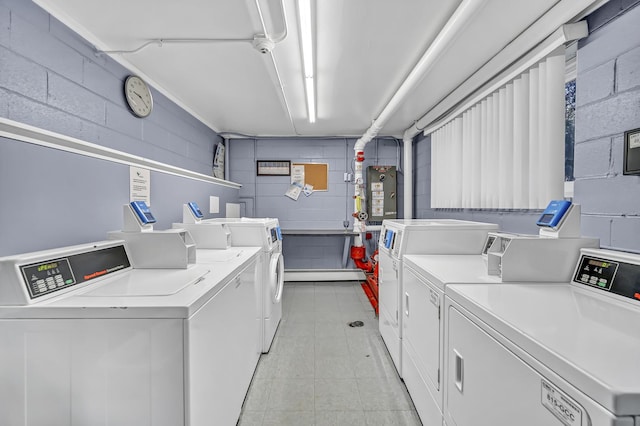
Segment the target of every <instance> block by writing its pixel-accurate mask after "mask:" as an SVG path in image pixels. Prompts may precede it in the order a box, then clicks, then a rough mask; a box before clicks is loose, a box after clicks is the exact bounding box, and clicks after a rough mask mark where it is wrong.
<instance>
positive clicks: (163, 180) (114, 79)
mask: <svg viewBox="0 0 640 426" xmlns="http://www.w3.org/2000/svg"><path fill="white" fill-rule="evenodd" d="M128 74H130V73H129V72H128V71H127V70H126V69H125V68H124V67H122V66H121V65H119V64H118V63H116V62H115V61H113V60H112V59H110V58H108V57H106V56H96V55H95V50H94V49H93V47H92V46H91V45H90V44H88V43H87V42H86V41H85V40H83V39H82V38H81V37H80V36H78V35H77V34H75V33H74V32H72V31H70V30H69V29H68V28H67V27H65V26H64V25H62V24H61V23H60V22H58V21H57V20H56V19H54V18H52V17H51V16H50V15H49V14H48V13H46V12H45V11H43V10H42V9H41V8H40V7H38V6H37V5H35V4H34V3H33V2H31V1H24V0H2V1H0V117H4V118H8V119H11V120H14V121H18V122H22V123H26V124H29V125H32V126H36V127H39V128H42V129H46V130H50V131H53V132H57V133H60V134H63V135H67V136H71V137H74V138H78V139H81V140H84V141H87V142H91V143H95V144H98V145H102V146H105V147H108V148H113V149H116V150H119V151H124V152H127V153H130V154H134V155H138V156H141V157H145V158H148V159H151V160H155V161H159V162H162V163H165V164H169V165H172V166H177V167H181V168H184V169H188V170H191V171H195V172H198V173H202V174H205V175H208V176H211V175H212V158H213V150H214V146H215V144H216V143H218V142H219V141H220V140H221V139H220V138H219V136H218V135H217V134H216V133H215V132H214V131H213V130H211V129H210V128H208V127H207V126H205V125H204V124H202V123H201V122H199V121H198V120H197V119H196V118H194V117H193V116H191V115H190V114H188V113H187V112H186V111H184V110H183V109H182V108H180V107H179V106H177V105H176V104H175V103H173V102H172V101H170V100H169V99H168V98H166V97H165V96H164V95H162V94H161V93H159V92H158V91H156V90H153V88H152V92H153V97H154V104H155V108H154V111H153V113H152V114H151V116H150V117H148V118H147V119H144V120H141V119H138V118H136V117H134V116H133V115H132V114H131V113H130V112H129V110H128V108H127V106H126V104H125V101H124V94H123V83H124V79H125V78H126V76H127V75H128ZM128 179H129V168H128V167H127V166H125V165H121V164H116V163H112V162H109V161H104V160H97V159H93V158H89V157H85V156H80V155H77V154H71V153H66V152H62V151H58V150H54V149H50V148H44V147H39V146H36V145H31V144H28V143H24V142H18V141H14V140H9V139H2V138H0V200H2V201H0V255H8V254H15V253H20V252H25V251H32V250H40V249H45V248H51V247H58V246H63V245H69V244H78V243H83V242H88V241H95V240H100V239H104V238H105V236H106V233H107V231H109V230H113V229H119V228H120V226H121V222H122V213H121V208H122V207H121V206H122V204H125V203H126V202H128V199H129V183H128ZM209 195H216V196H219V197H220V198H221V199H220V204H221V206H224V204H225V203H226V202H237V198H238V190H236V189H228V188H224V187H221V186H219V185H213V184H211V183H206V182H203V181H198V180H193V179H187V178H182V177H178V176H173V175H167V174H163V173H159V172H158V173H156V172H152V176H151V201H152V205H153V211H154V213H155V215H156V216H157V217H158V219H159V223H158V224H157V226H156V229H164V228H166V227H170V225H171V223H172V222H174V221H180V220H181V217H182V207H181V205H182V203H184V202H187V201H191V200H194V201H197V202H199V203H200V204H201V206H202V207H203V210H204V211H205V212H208V208H207V207H208V204H209ZM19 207H26V210H21V209H19ZM221 213H222V214H224V210H223V211H222V212H221Z"/></svg>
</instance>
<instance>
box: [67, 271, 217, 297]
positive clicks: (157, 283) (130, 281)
mask: <svg viewBox="0 0 640 426" xmlns="http://www.w3.org/2000/svg"><path fill="white" fill-rule="evenodd" d="M211 272H212V268H203V267H194V268H190V269H187V270H186V271H183V270H179V269H168V270H165V269H150V270H143V269H134V270H133V271H131V272H130V273H128V274H124V275H122V276H121V277H120V278H119V279H117V280H113V282H110V283H108V284H105V285H99V286H96V287H91V288H90V289H88V290H87V291H85V292H82V294H81V297H110V296H118V297H141V296H147V297H148V296H169V295H172V294H176V293H178V292H180V291H182V290H183V289H185V288H187V287H189V286H192V285H195V284H197V283H199V282H200V281H203V280H204V279H205V278H206V277H207V276H208V275H209V274H210V273H211ZM79 296H80V295H79Z"/></svg>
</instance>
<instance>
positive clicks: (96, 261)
mask: <svg viewBox="0 0 640 426" xmlns="http://www.w3.org/2000/svg"><path fill="white" fill-rule="evenodd" d="M130 266H131V264H130V263H129V258H128V256H127V253H126V250H125V248H124V245H117V246H114V247H109V248H105V249H100V250H95V251H88V252H84V253H78V254H73V255H69V256H66V257H55V258H50V259H42V260H41V261H39V262H35V263H29V264H24V265H19V268H20V272H21V273H22V278H23V280H24V284H25V285H26V287H27V291H28V293H29V297H30V298H31V299H35V298H38V297H41V296H44V295H47V294H51V293H55V292H57V291H60V290H65V289H67V288H69V287H72V286H74V285H77V284H81V283H84V282H86V281H89V280H92V279H94V278H98V277H102V276H106V275H108V274H111V273H114V272H117V271H120V270H123V269H126V268H128V267H130Z"/></svg>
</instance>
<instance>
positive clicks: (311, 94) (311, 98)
mask: <svg viewBox="0 0 640 426" xmlns="http://www.w3.org/2000/svg"><path fill="white" fill-rule="evenodd" d="M304 81H305V88H306V90H307V110H308V113H309V123H315V122H316V92H315V88H314V87H313V83H314V81H313V77H306V78H305V79H304Z"/></svg>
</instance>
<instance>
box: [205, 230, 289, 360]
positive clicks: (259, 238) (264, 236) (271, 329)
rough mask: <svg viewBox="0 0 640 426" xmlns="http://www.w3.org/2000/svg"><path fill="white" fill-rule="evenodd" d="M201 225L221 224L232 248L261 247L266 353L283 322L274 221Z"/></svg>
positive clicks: (279, 257) (278, 240) (278, 238)
mask: <svg viewBox="0 0 640 426" xmlns="http://www.w3.org/2000/svg"><path fill="white" fill-rule="evenodd" d="M204 222H218V223H224V224H225V225H226V226H227V228H228V229H229V230H230V232H231V244H232V246H234V247H246V246H249V247H254V246H257V247H261V248H262V251H261V253H262V256H261V260H260V262H259V264H260V265H261V266H260V267H261V268H262V273H260V274H259V280H260V283H261V284H259V285H258V291H259V293H260V294H259V296H258V298H259V299H258V300H260V301H262V303H261V304H260V306H261V308H262V310H261V315H260V318H261V322H262V326H261V330H262V331H261V338H260V341H261V342H262V344H261V346H262V352H263V353H267V352H269V348H270V347H271V343H272V342H273V338H274V337H275V335H276V331H277V329H278V325H279V324H280V320H281V319H282V292H283V289H284V256H282V232H281V230H280V224H279V222H278V219H275V218H245V217H243V218H216V219H208V220H206V221H204Z"/></svg>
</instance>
